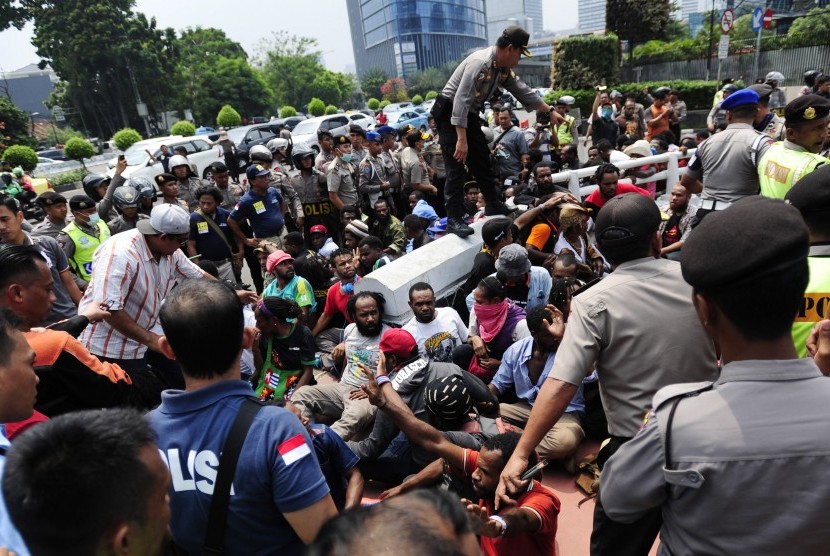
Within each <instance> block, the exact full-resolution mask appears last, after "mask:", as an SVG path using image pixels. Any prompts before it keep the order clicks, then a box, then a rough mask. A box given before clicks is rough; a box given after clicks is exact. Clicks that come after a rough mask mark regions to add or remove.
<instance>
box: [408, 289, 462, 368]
mask: <svg viewBox="0 0 830 556" xmlns="http://www.w3.org/2000/svg"><path fill="white" fill-rule="evenodd" d="M409 308H410V309H412V314H413V316H412V318H411V319H410V320H409V321H408V322H407V323H406V324H404V325H403V329H404V330H406V331H407V332H409V333H410V334H412V336H414V337H415V341H416V342H417V343H418V351H419V353H420V354H421V355H423V356H424V357H426V358H427V359H429V360H430V361H439V362H444V363H450V362H452V352H453V350H454V349H455V348H456V346H459V345H462V344H465V343H466V342H467V326H466V325H465V324H464V321H462V320H461V317H460V316H459V315H458V312H457V311H456V310H455V309H453V308H452V307H436V306H435V292H434V291H433V289H432V286H430V285H429V284H427V283H426V282H417V283H415V284H413V285H412V286H411V287H410V288H409Z"/></svg>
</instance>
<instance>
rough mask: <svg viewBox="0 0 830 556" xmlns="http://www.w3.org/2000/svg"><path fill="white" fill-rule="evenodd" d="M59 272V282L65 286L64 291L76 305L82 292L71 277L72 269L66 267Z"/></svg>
mask: <svg viewBox="0 0 830 556" xmlns="http://www.w3.org/2000/svg"><path fill="white" fill-rule="evenodd" d="M60 274H61V282H62V283H63V286H64V287H65V288H66V291H67V292H68V293H69V297H71V298H72V303H74V304H75V306H76V307H77V306H78V303H80V302H81V297H83V295H84V294H83V293H81V289H80V288H79V287H78V284H76V283H75V280H74V279H73V278H72V271H70V270H69V269H68V268H67V269H66V270H64V271H63V272H61V273H60Z"/></svg>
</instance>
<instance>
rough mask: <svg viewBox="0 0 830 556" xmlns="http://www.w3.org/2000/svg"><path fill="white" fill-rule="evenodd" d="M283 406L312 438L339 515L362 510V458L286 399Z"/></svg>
mask: <svg viewBox="0 0 830 556" xmlns="http://www.w3.org/2000/svg"><path fill="white" fill-rule="evenodd" d="M282 403H284V404H285V408H286V409H287V410H288V411H290V412H291V413H293V414H294V415H296V416H297V419H299V420H300V422H301V423H302V424H303V427H305V430H306V432H307V433H308V436H310V437H311V445H312V446H314V453H315V455H316V456H317V461H318V462H320V470H321V471H322V472H323V476H324V477H325V478H326V483H327V484H328V485H329V491H330V494H331V498H332V500H333V501H334V505H335V506H336V507H337V509H338V510H339V511H343V510H344V509H345V510H348V509H349V508H359V507H360V503H361V500H362V499H363V487H364V485H365V481H364V479H363V475H362V474H361V473H360V469H359V468H358V466H357V463H358V462H359V461H360V458H359V457H357V455H355V453H354V452H352V450H351V449H350V448H349V446H348V445H347V444H346V443H345V442H343V439H342V438H340V437H339V436H337V434H336V433H335V432H334V431H332V430H331V429H330V428H329V427H327V426H326V425H322V424H319V423H312V422H311V420H310V419H309V418H308V417H306V416H304V415H303V414H302V412H301V411H300V410H299V409H298V408H297V406H296V405H294V404H293V403H291V402H290V401H286V400H285V399H283V400H282ZM275 405H280V400H276V401H275ZM326 526H328V524H326Z"/></svg>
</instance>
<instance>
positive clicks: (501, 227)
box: [472, 182, 513, 247]
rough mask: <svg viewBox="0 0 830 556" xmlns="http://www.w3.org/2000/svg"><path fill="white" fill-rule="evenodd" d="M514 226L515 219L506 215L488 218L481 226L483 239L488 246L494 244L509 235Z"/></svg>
mask: <svg viewBox="0 0 830 556" xmlns="http://www.w3.org/2000/svg"><path fill="white" fill-rule="evenodd" d="M472 183H476V182H472ZM476 185H478V184H476ZM512 226H513V221H512V220H511V219H509V218H507V217H506V216H502V217H499V218H488V219H487V221H486V222H484V225H483V226H482V227H481V239H482V241H484V245H487V246H488V247H492V246H494V245H495V244H496V243H498V242H499V241H501V240H502V239H504V238H505V236H507V234H508V232H510V228H511V227H512Z"/></svg>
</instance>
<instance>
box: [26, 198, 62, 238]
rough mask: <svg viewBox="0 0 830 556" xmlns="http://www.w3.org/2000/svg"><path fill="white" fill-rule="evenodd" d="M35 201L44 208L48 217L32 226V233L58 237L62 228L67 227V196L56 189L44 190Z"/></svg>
mask: <svg viewBox="0 0 830 556" xmlns="http://www.w3.org/2000/svg"><path fill="white" fill-rule="evenodd" d="M35 202H36V203H37V204H38V205H40V206H41V208H43V211H44V212H45V213H46V218H44V219H43V222H41V223H40V224H38V225H36V226H35V227H34V228H32V235H33V236H49V237H51V238H52V239H56V238H57V237H58V234H59V233H60V232H61V230H63V229H64V228H66V210H67V208H66V197H64V196H63V195H61V194H60V193H57V192H55V191H44V192H43V193H41V194H40V196H38V198H37V199H35Z"/></svg>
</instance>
